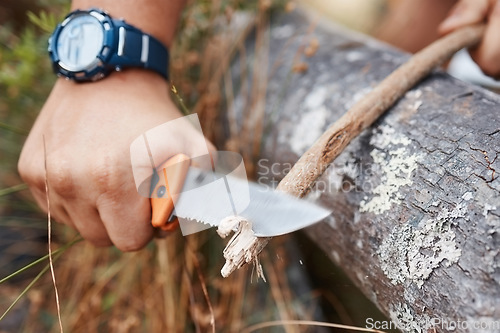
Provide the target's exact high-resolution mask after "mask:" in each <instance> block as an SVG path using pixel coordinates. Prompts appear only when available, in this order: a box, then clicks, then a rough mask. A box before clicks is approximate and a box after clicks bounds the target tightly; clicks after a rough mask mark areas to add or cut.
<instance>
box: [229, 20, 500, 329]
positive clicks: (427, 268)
mask: <svg viewBox="0 0 500 333" xmlns="http://www.w3.org/2000/svg"><path fill="white" fill-rule="evenodd" d="M274 22H276V23H274V24H272V26H271V29H270V32H269V36H270V39H271V40H270V43H269V45H270V50H269V64H270V68H271V70H270V72H269V73H270V74H269V81H268V84H267V97H266V104H265V105H266V112H267V117H266V119H265V120H266V122H267V124H266V128H268V129H269V130H268V131H267V132H266V133H265V136H264V137H263V138H262V142H263V147H262V153H261V156H260V158H259V159H258V160H257V161H255V162H256V165H257V181H258V182H260V183H265V184H274V185H276V184H277V183H278V182H279V180H281V179H282V178H283V177H284V176H285V175H286V174H287V173H288V172H289V171H290V168H291V166H292V165H293V164H294V163H295V162H296V161H297V160H298V158H299V157H300V156H301V155H302V154H303V153H304V152H305V151H306V150H307V149H308V148H309V147H310V146H311V145H312V144H313V143H314V141H316V139H318V138H319V137H320V136H321V134H322V133H323V132H324V131H325V130H326V129H327V128H328V127H329V125H330V124H332V123H334V122H335V121H336V120H337V119H339V118H340V117H341V116H342V115H343V114H344V113H345V112H346V111H347V110H348V109H350V107H351V106H352V105H354V104H355V102H356V101H358V100H360V99H361V98H362V97H363V96H364V95H366V94H367V93H368V92H370V91H371V90H372V89H373V88H374V87H375V86H376V85H377V84H378V83H379V82H380V81H381V80H382V79H383V78H385V77H386V76H388V75H389V74H390V73H391V72H392V71H394V70H395V69H396V68H397V67H398V66H399V65H401V64H402V63H404V62H405V61H406V60H407V59H408V56H407V55H405V54H403V53H401V52H399V51H397V50H395V49H393V48H390V47H389V46H387V45H385V44H382V43H379V42H377V41H374V40H372V39H370V38H368V37H366V36H360V35H358V34H355V33H352V32H348V31H346V30H343V29H341V28H338V27H335V26H332V25H331V24H330V23H325V22H322V21H318V20H317V19H311V17H310V16H306V15H302V14H299V13H292V14H287V15H286V16H280V17H279V18H278V19H276V20H275V21H274ZM312 41H315V42H314V44H316V43H317V44H318V45H319V48H317V50H315V53H314V54H313V55H311V52H303V51H304V50H305V49H307V47H308V45H311V44H312ZM250 52H251V50H250ZM306 53H307V54H308V55H309V57H308V56H306ZM247 56H248V55H247ZM249 58H251V57H249ZM298 63H301V64H307V66H306V67H307V70H306V71H305V72H301V73H297V72H294V71H293V68H296V69H297V68H298V67H297V64H298ZM301 68H305V66H302V67H301ZM234 69H235V70H234V73H235V77H236V81H238V80H239V79H238V73H239V69H240V64H235V66H234ZM236 86H237V85H236ZM244 95H245V96H246V94H244ZM244 100H245V97H243V96H238V97H237V98H236V99H235V101H234V103H235V104H234V105H235V107H236V109H238V108H239V107H241V106H242V105H243V104H244ZM498 155H500V98H499V96H498V95H496V94H494V93H492V92H489V91H486V90H484V89H482V88H479V87H475V86H472V85H469V84H466V83H463V82H460V81H458V80H455V79H453V78H451V77H449V76H448V75H446V74H444V73H442V72H440V71H436V72H434V73H433V74H432V75H431V76H429V77H428V78H427V79H425V80H424V81H423V82H421V83H420V84H418V85H417V86H416V87H415V88H414V89H412V90H411V91H409V92H408V93H406V94H405V96H404V97H402V98H401V99H400V100H399V101H398V102H397V103H396V105H395V106H394V107H393V108H391V109H390V110H389V112H388V113H387V114H386V115H385V116H383V117H382V118H381V119H379V120H378V121H377V122H376V123H375V125H373V126H371V127H370V128H368V129H367V130H365V131H364V132H363V133H362V134H361V135H360V136H359V137H358V138H356V139H354V140H353V141H352V142H351V143H350V144H349V145H348V146H347V148H346V149H345V150H344V152H343V153H342V154H340V156H338V157H337V159H336V160H335V161H334V162H333V163H332V164H331V165H330V167H329V168H328V169H327V170H326V172H325V173H324V174H323V176H322V177H321V178H320V179H319V181H318V182H317V183H316V185H315V187H314V188H313V191H312V192H311V193H310V194H309V197H310V198H311V199H313V198H317V200H319V201H320V202H321V203H323V204H324V205H326V206H329V207H331V208H332V209H333V214H332V216H331V217H330V218H329V219H327V220H326V221H324V222H321V223H318V224H316V225H315V226H313V227H310V228H308V229H307V231H306V232H307V234H308V235H309V236H310V237H311V238H312V239H313V240H314V241H316V242H317V243H318V244H319V245H320V247H321V248H323V250H324V251H325V252H326V253H327V254H328V255H329V256H330V258H331V259H332V260H333V261H334V262H335V263H336V264H338V265H339V266H340V267H342V268H343V270H344V271H345V272H346V273H347V275H349V276H350V278H351V279H352V280H353V282H354V283H356V284H357V285H358V287H359V288H360V289H361V290H362V291H363V292H364V293H365V294H366V295H367V296H368V297H369V298H370V299H371V300H372V301H373V302H374V303H375V304H376V305H377V306H378V307H379V308H380V309H381V310H382V311H383V312H384V313H386V314H387V315H388V316H389V318H391V320H393V321H394V322H395V323H398V324H399V326H400V327H402V328H405V330H406V331H417V332H419V331H420V332H427V331H429V329H430V331H431V332H432V328H433V329H435V330H436V332H447V331H448V330H451V327H453V325H454V326H456V330H455V332H495V331H498V330H499V329H500V179H499V173H500V158H498ZM497 170H498V171H497ZM264 273H265V272H264ZM433 324H434V325H433Z"/></svg>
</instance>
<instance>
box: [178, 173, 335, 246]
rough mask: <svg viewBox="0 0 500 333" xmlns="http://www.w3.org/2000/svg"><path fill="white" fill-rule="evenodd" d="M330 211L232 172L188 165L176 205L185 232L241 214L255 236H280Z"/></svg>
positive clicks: (311, 222)
mask: <svg viewBox="0 0 500 333" xmlns="http://www.w3.org/2000/svg"><path fill="white" fill-rule="evenodd" d="M330 213H331V211H330V210H328V209H325V208H323V207H321V206H319V205H317V204H315V203H313V202H309V201H306V200H304V199H299V198H296V197H293V196H291V195H288V194H286V193H283V192H279V191H275V190H273V189H272V188H271V187H268V186H264V185H260V184H257V183H253V182H249V181H247V180H246V179H241V178H238V177H235V176H234V175H232V174H231V173H229V174H226V175H224V174H219V173H215V172H212V171H206V170H202V169H198V168H195V167H189V170H188V173H187V175H186V179H185V181H184V186H183V188H182V190H181V192H180V193H179V196H178V198H177V202H176V204H175V208H174V214H175V215H176V216H177V217H179V218H180V220H179V222H180V227H181V230H182V233H183V234H184V235H187V234H191V233H194V232H198V231H201V230H204V229H207V228H210V227H212V226H218V225H219V223H220V221H221V220H222V219H224V218H226V217H228V216H232V215H238V216H241V217H244V218H246V219H247V220H249V221H250V222H251V223H252V227H253V231H254V233H255V235H256V236H259V237H272V236H279V235H283V234H286V233H290V232H293V231H296V230H299V229H302V228H305V227H307V226H309V225H312V224H313V223H315V222H319V221H321V220H322V219H324V218H325V217H327V216H328V215H330Z"/></svg>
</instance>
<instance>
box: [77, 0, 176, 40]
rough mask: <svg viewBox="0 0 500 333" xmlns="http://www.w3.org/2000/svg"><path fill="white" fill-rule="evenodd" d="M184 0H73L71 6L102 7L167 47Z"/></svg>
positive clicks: (84, 7) (78, 7)
mask: <svg viewBox="0 0 500 333" xmlns="http://www.w3.org/2000/svg"><path fill="white" fill-rule="evenodd" d="M184 3H185V1H184V0H169V1H163V0H142V1H140V2H138V1H136V0H121V1H116V0H73V2H72V5H71V8H72V10H76V9H88V8H91V7H96V8H101V9H103V10H106V11H107V12H109V13H110V15H111V16H113V17H115V18H123V19H124V20H125V21H126V22H127V23H129V24H131V25H133V26H135V27H137V28H139V29H141V30H142V31H143V32H145V33H147V34H150V35H151V36H153V37H155V38H157V39H158V40H159V41H160V42H162V43H163V44H164V45H165V46H166V47H170V46H171V45H172V41H173V39H174V36H175V31H176V29H177V24H178V22H179V18H180V14H181V11H182V9H183V8H184Z"/></svg>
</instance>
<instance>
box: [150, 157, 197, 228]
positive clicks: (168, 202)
mask: <svg viewBox="0 0 500 333" xmlns="http://www.w3.org/2000/svg"><path fill="white" fill-rule="evenodd" d="M190 163H191V160H190V158H189V157H188V156H186V155H184V154H177V155H175V156H173V157H171V158H169V159H168V160H167V161H166V162H165V163H163V164H162V165H160V166H159V167H158V168H157V169H156V171H157V172H158V174H159V175H160V179H162V178H163V179H164V180H165V182H162V181H160V182H158V184H156V186H155V188H154V189H153V192H152V193H153V194H154V196H155V197H154V198H151V208H152V213H151V224H152V225H153V226H154V227H157V228H161V229H163V230H167V231H172V230H174V229H175V228H177V226H178V225H179V222H178V220H177V218H176V219H175V220H173V221H170V222H169V221H168V219H169V218H170V215H171V214H172V211H173V210H174V204H175V202H176V201H177V197H178V194H179V193H180V191H181V189H182V186H183V185H184V180H185V179H186V175H187V172H188V169H189V165H190ZM167 169H168V179H169V180H170V182H169V181H167ZM162 194H163V195H162Z"/></svg>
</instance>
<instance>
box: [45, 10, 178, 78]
mask: <svg viewBox="0 0 500 333" xmlns="http://www.w3.org/2000/svg"><path fill="white" fill-rule="evenodd" d="M48 50H49V55H50V58H51V60H52V64H53V68H54V72H55V73H57V74H58V75H59V76H64V77H66V78H68V79H72V80H75V81H77V82H85V81H96V80H100V79H102V78H104V77H106V76H108V75H109V74H110V73H111V72H113V71H120V70H122V69H125V68H128V67H138V68H145V69H148V70H152V71H155V72H157V73H158V74H160V75H161V76H163V77H164V78H165V79H168V57H169V55H168V49H167V48H166V47H165V46H164V45H163V44H162V43H161V42H160V41H158V40H157V39H156V38H154V37H153V36H151V35H148V34H146V33H143V32H142V31H141V30H139V29H137V28H135V27H133V26H132V25H130V24H127V23H126V22H125V21H124V20H122V19H113V18H112V17H111V16H110V15H109V14H108V13H106V12H105V11H103V10H100V9H96V8H91V9H89V10H75V11H73V12H71V13H70V14H68V16H66V18H65V19H64V20H63V22H62V23H60V24H59V25H58V26H57V27H56V29H55V30H54V32H53V33H52V35H51V36H50V38H49V48H48Z"/></svg>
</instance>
